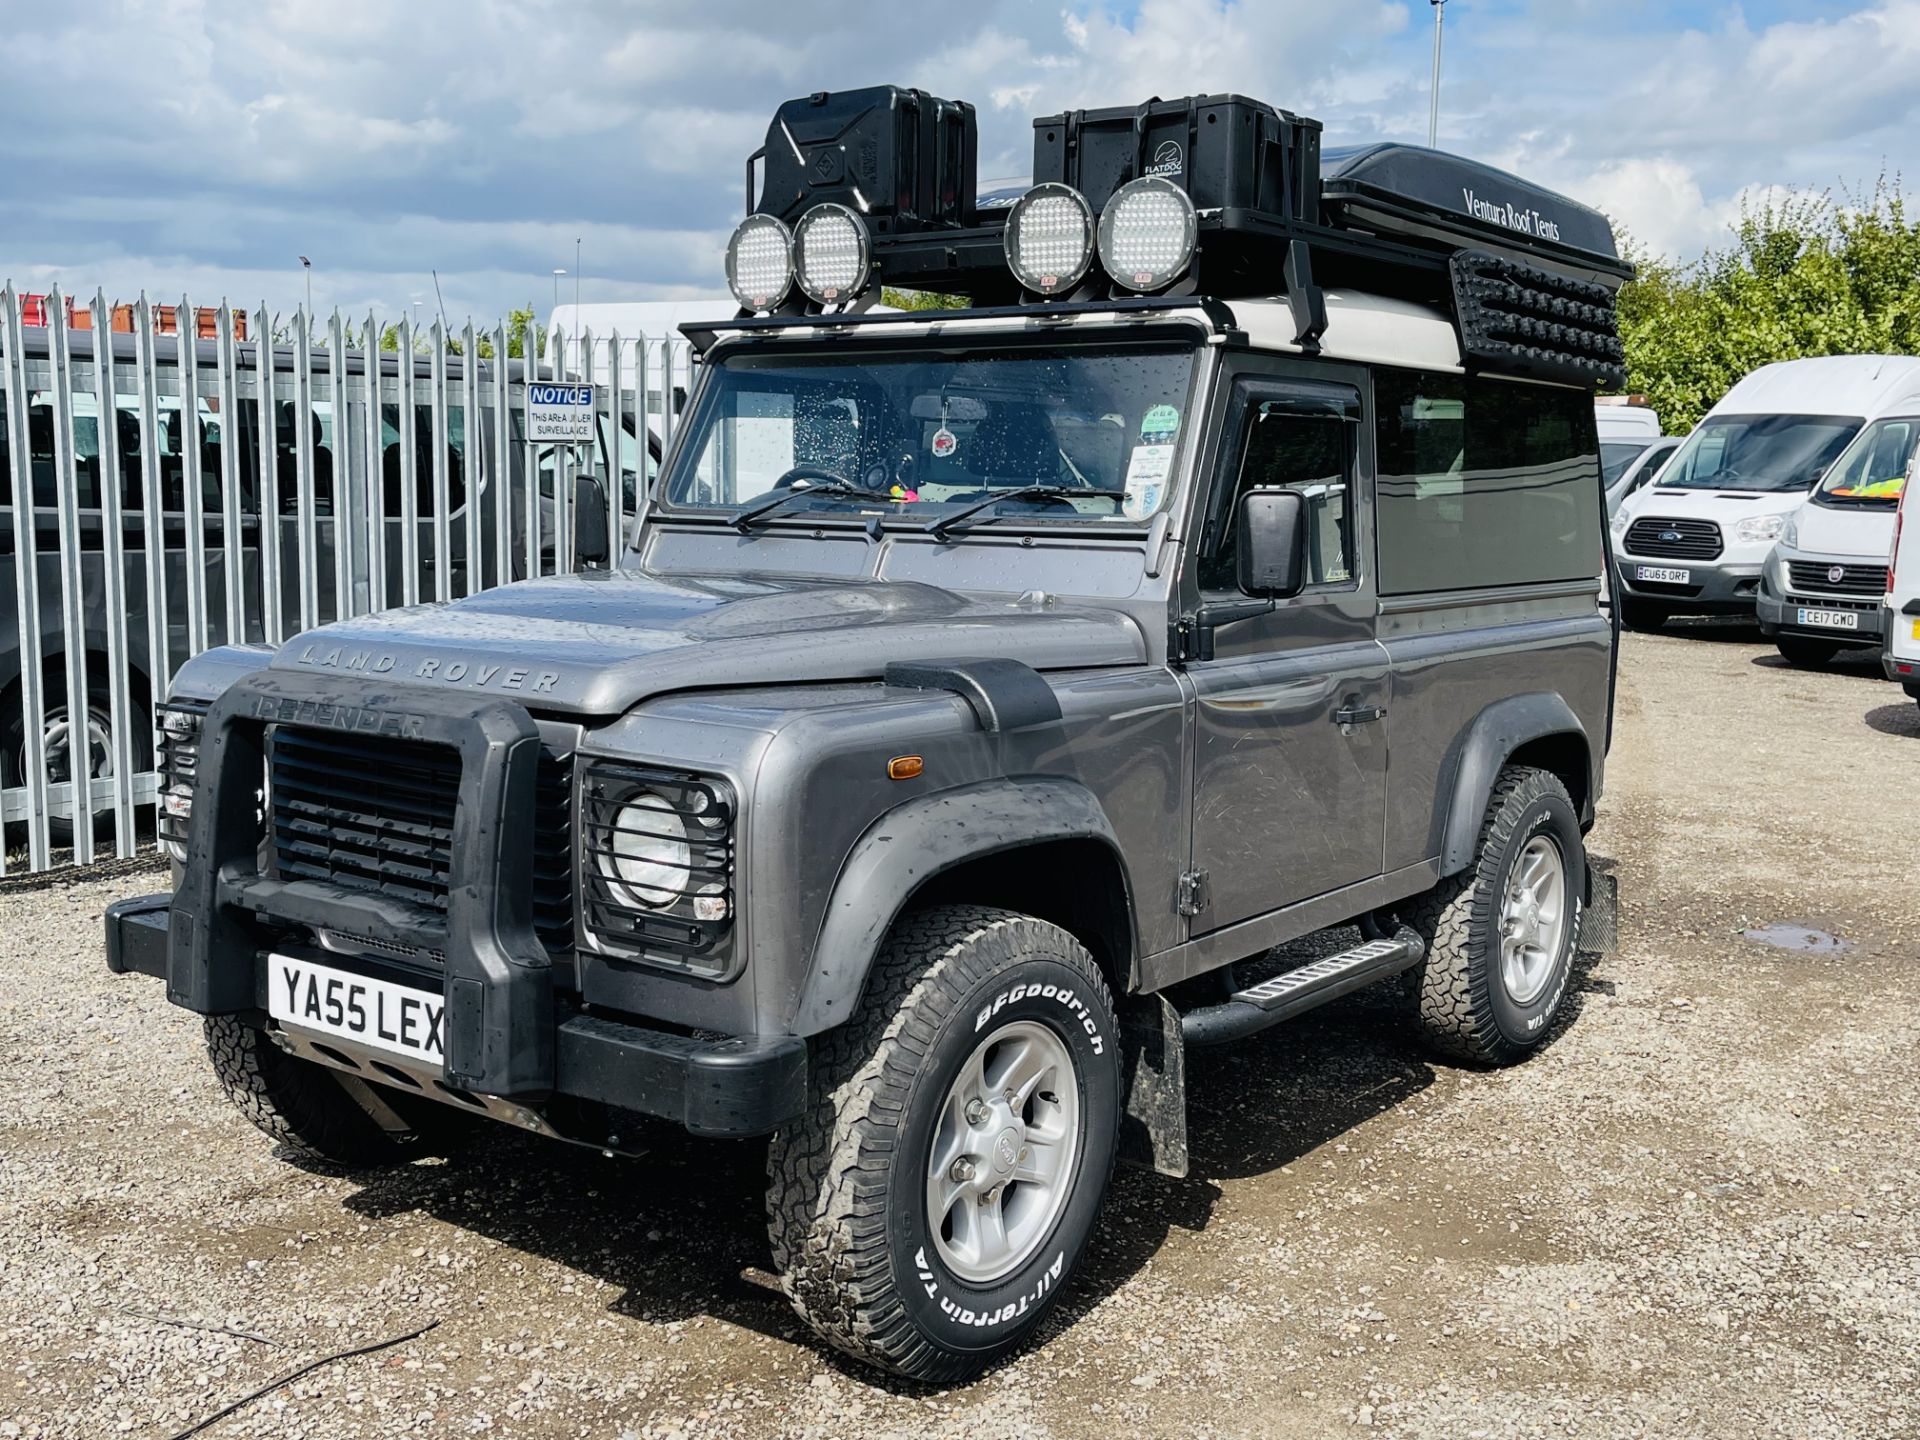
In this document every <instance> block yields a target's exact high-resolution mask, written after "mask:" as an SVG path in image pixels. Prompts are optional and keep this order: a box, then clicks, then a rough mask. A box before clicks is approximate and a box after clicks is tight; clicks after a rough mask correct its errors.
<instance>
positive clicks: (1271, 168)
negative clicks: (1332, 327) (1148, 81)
mask: <svg viewBox="0 0 1920 1440" xmlns="http://www.w3.org/2000/svg"><path fill="white" fill-rule="evenodd" d="M1143 175H1159V176H1162V177H1164V178H1165V179H1168V180H1171V181H1173V182H1174V183H1175V184H1177V185H1179V186H1180V187H1181V188H1182V189H1184V190H1185V191H1186V192H1187V194H1188V196H1189V197H1190V198H1191V199H1192V201H1193V203H1194V207H1195V208H1196V209H1200V210H1211V209H1222V210H1231V209H1246V210H1261V211H1265V212H1267V213H1269V214H1272V215H1277V216H1283V217H1286V218H1289V219H1295V220H1312V219H1317V218H1318V213H1319V206H1320V122H1319V121H1318V120H1308V119H1305V118H1303V117H1301V116H1298V115H1289V114H1288V113H1287V112H1286V111H1284V110H1275V109H1274V108H1273V107H1272V106H1271V105H1263V104H1261V103H1260V102H1259V101H1258V100H1249V99H1248V98H1247V97H1246V96H1244V95H1189V96H1186V97H1184V98H1182V99H1178V100H1149V101H1147V102H1146V104H1144V105H1131V106H1125V107H1120V108H1116V109H1110V110H1073V111H1069V112H1068V113H1066V114H1064V115H1049V116H1045V117H1043V118H1041V119H1038V120H1035V121H1034V122H1033V178H1034V183H1035V184H1038V183H1040V182H1042V181H1046V180H1054V181H1059V182H1060V183H1062V184H1066V185H1071V186H1073V188H1074V189H1076V190H1078V191H1079V192H1080V193H1081V194H1082V195H1084V196H1086V197H1087V203H1088V204H1090V205H1092V206H1093V208H1094V209H1095V210H1096V211H1098V210H1100V209H1102V208H1104V207H1105V205H1106V203H1107V200H1108V199H1109V198H1110V197H1111V196H1112V194H1113V192H1114V191H1115V190H1118V189H1119V188H1120V187H1121V186H1122V185H1124V184H1126V183H1127V182H1128V181H1129V180H1137V179H1139V178H1140V177H1141V176H1143Z"/></svg>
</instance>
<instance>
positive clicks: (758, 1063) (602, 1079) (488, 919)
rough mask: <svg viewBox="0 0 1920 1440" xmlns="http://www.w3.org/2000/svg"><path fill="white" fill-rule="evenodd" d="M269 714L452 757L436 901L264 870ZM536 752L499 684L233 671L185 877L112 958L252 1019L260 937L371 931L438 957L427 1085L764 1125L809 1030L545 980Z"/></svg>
mask: <svg viewBox="0 0 1920 1440" xmlns="http://www.w3.org/2000/svg"><path fill="white" fill-rule="evenodd" d="M270 727H273V728H277V729H280V730H285V729H287V728H289V727H292V728H296V729H313V730H317V731H323V732H324V731H329V730H332V731H339V730H343V729H346V730H353V731H358V732H363V733H365V732H371V733H376V734H382V735H386V734H391V735H393V736H396V737H400V738H405V739H408V740H416V741H425V742H428V743H432V744H438V745H442V746H446V747H448V748H450V749H451V750H453V751H454V752H455V753H457V754H458V756H459V792H458V803H457V806H456V808H455V819H454V829H453V836H452V847H451V865H452V870H451V874H450V875H449V876H448V880H447V887H446V896H447V900H446V906H445V909H444V910H440V909H434V908H429V907H426V906H421V905H416V904H412V903H408V902H406V901H402V900H398V899H394V898H390V897H389V896H388V895H386V894H384V893H375V892H372V891H368V890H356V889H348V888H345V887H343V886H340V885H337V884H333V883H329V882H326V881H321V880H301V879H281V878H279V877H278V876H276V875H270V874H265V873H262V865H261V861H260V850H261V840H262V827H263V818H262V816H261V814H260V787H261V784H262V777H263V775H264V774H265V771H266V758H267V757H266V748H267V732H268V730H269V728H270ZM539 756H540V735H539V731H538V729H537V728H536V727H535V725H534V723H533V719H532V717H531V716H530V715H529V714H528V713H527V711H526V710H525V709H524V708H523V707H521V706H519V705H517V704H514V703H513V702H512V701H510V700H505V699H500V698H494V697H478V696H473V695H462V694H458V693H452V692H449V693H444V694H443V693H435V692H420V691H409V690H399V689H396V688H394V687H393V686H391V685H389V684H385V683H383V682H381V681H379V680H376V679H370V678H360V677H348V676H341V675H328V676H325V677H316V676H307V675H300V674H292V673H287V672H282V671H275V670H263V671H258V672H255V673H254V674H251V675H248V676H246V677H245V678H243V679H240V680H237V681H236V682H234V684H232V685H231V686H229V687H228V688H227V690H226V691H225V692H224V693H223V694H222V695H221V697H220V699H219V700H218V701H216V702H215V703H214V704H213V706H212V707H211V708H210V709H209V710H208V712H207V716H206V719H205V722H204V725H203V728H202V731H201V737H200V747H199V754H198V761H197V774H196V781H195V797H194V806H193V816H192V820H191V821H190V823H189V827H188V835H187V858H186V861H185V864H184V867H183V875H184V879H183V881H182V883H181V885H180V888H179V890H178V891H177V892H176V894H175V895H174V896H173V897H172V903H171V905H170V906H167V907H165V908H164V909H163V908H162V907H161V906H160V904H159V903H158V901H147V902H135V903H134V904H131V905H128V906H116V907H115V908H114V910H113V911H112V912H110V914H109V916H108V920H107V955H108V964H109V966H110V967H112V968H114V969H116V970H121V971H129V970H131V971H140V972H144V973H150V974H158V975H161V976H163V977H164V979H165V980H166V984H167V998H168V999H170V1000H172V1001H173V1002H174V1003H175V1004H176V1005H179V1006H181V1007H183V1008H185V1009H188V1010H192V1011H194V1012H195V1013H197V1014H201V1015H234V1016H238V1017H240V1018H241V1019H243V1020H246V1021H248V1022H249V1023H259V1024H265V1023H266V1021H265V1019H264V1016H263V1015H262V1010H263V1006H262V1005H261V993H262V992H261V988H260V983H261V976H262V974H263V965H262V959H261V957H262V955H263V954H265V953H266V952H267V951H269V950H273V949H281V948H285V947H286V946H288V945H289V944H293V945H299V944H301V943H303V942H305V941H307V940H310V939H311V938H312V937H313V936H314V935H315V934H316V933H317V932H320V931H332V932H336V933H343V934H345V935H348V936H351V937H364V940H365V943H367V944H368V945H369V946H370V948H371V949H372V950H373V951H374V952H375V953H383V952H386V953H398V954H403V955H418V954H419V953H420V952H422V951H428V952H431V953H433V954H436V955H438V956H441V957H443V958H442V960H441V963H440V967H439V972H438V978H439V983H440V986H441V989H442V993H443V995H444V997H445V1001H446V1010H445V1014H446V1035H445V1057H446V1064H445V1072H444V1075H443V1076H438V1077H436V1082H435V1083H436V1084H439V1085H441V1086H444V1087H445V1088H447V1089H449V1090H454V1091H457V1092H460V1093H461V1094H465V1095H473V1096H488V1097H496V1098H499V1099H505V1100H510V1101H517V1102H522V1103H523V1104H525V1105H528V1106H537V1105H539V1104H542V1103H544V1102H546V1101H548V1100H549V1099H551V1098H552V1097H555V1096H571V1097H574V1098H577V1099H581V1100H591V1101H598V1102H601V1103H604V1104H606V1105H609V1106H613V1107H617V1108H620V1109H624V1110H632V1111H637V1112H639V1113H642V1114H648V1115H656V1116H661V1117H664V1118H667V1119H671V1120H675V1121H678V1122H680V1123H682V1124H685V1125H686V1126H687V1128H689V1129H691V1130H696V1131H698V1132H700V1133H702V1134H756V1133H763V1132H765V1131H767V1130H771V1129H775V1128H777V1127H778V1126H779V1125H780V1124H781V1123H782V1122H784V1121H785V1120H787V1119H790V1118H791V1117H793V1116H794V1115H797V1114H799V1113H800V1110H801V1108H802V1106H803V1105H804V1104H805V1089H806V1086H805V1075H806V1045H805V1041H804V1040H802V1039H800V1038H798V1037H795V1036H784V1035H783V1036H770V1037H722V1038H718V1039H713V1040H703V1039H699V1038H696V1037H694V1036H689V1035H687V1034H684V1033H679V1032H675V1031H671V1030H667V1029H665V1028H662V1027H654V1026H649V1025H645V1024H634V1023H627V1022H625V1021H621V1020H616V1019H612V1018H609V1017H608V1016H606V1015H605V1014H603V1013H601V1012H599V1011H595V1012H593V1013H587V1012H586V1011H585V1010H584V1009H583V1008H581V1007H579V1006H578V1005H577V1004H576V1003H575V1001H574V999H573V998H572V997H571V996H570V995H568V994H567V993H566V991H565V989H564V987H562V986H560V985H558V984H556V983H555V976H554V967H553V963H552V959H551V957H550V956H549V954H548V952H547V950H546V947H545V945H544V944H543V943H542V941H541V939H540V937H539V936H538V934H537V933H536V932H535V930H534V928H533V912H532V885H533V880H532V876H533V854H532V844H533V840H532V836H533V833H534V829H535V814H534V809H533V807H534V798H535V767H536V766H537V765H538V763H539ZM162 952H164V958H161V955H162ZM410 983H413V984H415V985H419V984H420V983H421V977H420V976H419V975H415V976H414V977H413V978H412V980H411V982H410ZM427 983H429V984H431V983H432V980H431V977H429V978H428V980H427Z"/></svg>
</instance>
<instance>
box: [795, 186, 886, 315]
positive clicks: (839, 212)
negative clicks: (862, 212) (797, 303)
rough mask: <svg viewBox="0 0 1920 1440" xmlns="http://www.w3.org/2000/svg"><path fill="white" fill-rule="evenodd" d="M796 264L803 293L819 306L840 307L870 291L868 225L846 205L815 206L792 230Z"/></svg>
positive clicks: (871, 249)
mask: <svg viewBox="0 0 1920 1440" xmlns="http://www.w3.org/2000/svg"><path fill="white" fill-rule="evenodd" d="M793 263H794V268H795V269H796V270H798V271H799V272H800V289H801V290H802V291H803V292H805V294H806V296H807V298H808V299H809V300H812V301H813V302H814V303H815V304H816V305H838V304H842V303H844V302H846V301H848V300H851V299H853V298H854V297H855V296H856V295H858V294H859V293H860V292H861V291H862V290H865V289H866V288H867V281H868V280H869V279H870V278H871V277H872V272H873V241H872V239H871V238H870V237H869V236H868V234H867V222H866V221H864V220H862V219H861V218H860V217H859V216H858V215H856V214H854V212H853V211H851V210H849V209H848V208H847V207H846V206H844V205H836V204H834V203H833V202H831V201H827V202H824V203H822V204H819V205H815V206H814V207H813V208H812V209H811V210H809V211H807V213H806V214H804V215H802V216H801V217H800V223H799V224H798V225H795V226H794V227H793Z"/></svg>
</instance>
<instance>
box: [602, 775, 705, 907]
mask: <svg viewBox="0 0 1920 1440" xmlns="http://www.w3.org/2000/svg"><path fill="white" fill-rule="evenodd" d="M692 838H693V836H692V833H691V832H690V831H689V830H688V829H687V822H686V821H685V820H683V819H682V818H681V817H680V815H679V813H678V812H677V811H675V810H674V808H673V806H671V805H669V804H668V803H667V801H666V800H665V798H664V797H662V796H659V795H656V794H654V793H653V791H651V790H639V791H636V792H635V793H634V795H633V797H632V798H631V799H629V800H628V801H627V803H626V804H625V805H623V806H621V807H620V812H619V813H618V814H617V815H615V816H614V820H613V825H612V827H611V830H610V832H609V834H608V837H607V848H606V849H605V850H602V851H600V852H598V854H597V855H596V857H595V858H596V860H597V863H598V865H599V868H600V876H601V878H602V879H603V880H605V881H606V882H607V889H608V891H609V892H610V893H611V894H612V895H613V898H614V900H615V901H616V902H617V903H618V904H621V905H626V906H629V907H631V908H633V909H642V910H660V909H664V908H665V907H666V906H668V905H671V904H672V903H673V902H674V901H675V900H678V899H679V898H680V896H681V894H682V892H684V891H685V890H686V888H687V882H688V878H689V876H690V875H691V874H692V865H693V848H692V845H691V843H690V842H691V841H692Z"/></svg>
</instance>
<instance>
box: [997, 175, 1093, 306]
mask: <svg viewBox="0 0 1920 1440" xmlns="http://www.w3.org/2000/svg"><path fill="white" fill-rule="evenodd" d="M1093 230H1094V226H1093V207H1092V206H1091V205H1089V204H1087V198H1086V196H1084V195H1082V194H1081V193H1080V192H1079V191H1078V190H1076V189H1074V188H1073V187H1072V186H1071V185H1062V184H1060V183H1058V182H1057V181H1047V182H1046V183H1045V184H1041V185H1036V186H1034V187H1033V188H1032V189H1031V190H1029V191H1027V193H1026V194H1024V195H1022V196H1021V197H1020V198H1019V199H1018V200H1016V201H1014V202H1013V206H1012V208H1011V209H1009V210H1008V211H1007V228H1006V230H1005V232H1004V240H1005V244H1006V247H1007V268H1008V269H1009V270H1011V271H1013V278H1014V279H1016V280H1018V281H1019V282H1020V283H1021V284H1022V285H1024V286H1025V287H1026V288H1027V289H1029V290H1031V291H1032V292H1033V293H1034V294H1036V295H1063V294H1065V293H1066V292H1067V291H1069V290H1071V289H1072V288H1073V287H1074V286H1075V285H1078V284H1079V283H1080V280H1081V277H1082V276H1084V275H1085V274H1086V273H1087V267H1088V266H1089V265H1091V264H1092V263H1093Z"/></svg>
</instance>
